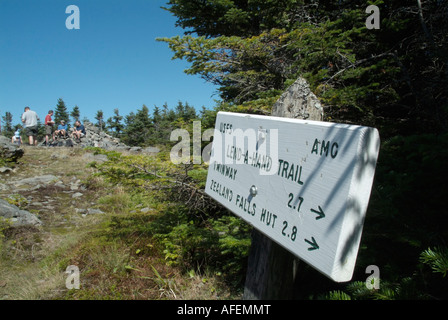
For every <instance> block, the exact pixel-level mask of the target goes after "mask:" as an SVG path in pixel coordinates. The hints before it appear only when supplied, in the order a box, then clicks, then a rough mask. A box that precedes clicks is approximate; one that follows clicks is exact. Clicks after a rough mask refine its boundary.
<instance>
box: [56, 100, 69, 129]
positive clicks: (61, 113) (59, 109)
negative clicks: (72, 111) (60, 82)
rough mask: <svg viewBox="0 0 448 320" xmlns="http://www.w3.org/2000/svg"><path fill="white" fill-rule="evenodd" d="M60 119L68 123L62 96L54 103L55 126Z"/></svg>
mask: <svg viewBox="0 0 448 320" xmlns="http://www.w3.org/2000/svg"><path fill="white" fill-rule="evenodd" d="M61 120H64V121H65V122H66V123H67V124H69V115H68V112H67V107H66V106H65V102H64V100H62V98H59V99H58V103H57V105H56V109H55V111H54V121H55V124H56V127H57V126H58V125H59V123H60V122H61Z"/></svg>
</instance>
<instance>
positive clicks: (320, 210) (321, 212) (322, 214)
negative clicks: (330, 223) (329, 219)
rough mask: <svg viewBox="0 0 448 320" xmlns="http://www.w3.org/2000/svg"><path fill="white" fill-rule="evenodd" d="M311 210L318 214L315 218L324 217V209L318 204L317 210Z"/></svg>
mask: <svg viewBox="0 0 448 320" xmlns="http://www.w3.org/2000/svg"><path fill="white" fill-rule="evenodd" d="M311 212H314V213H317V214H318V216H317V217H316V220H319V219H323V218H325V213H324V210H322V208H321V207H320V206H319V211H317V210H314V209H311Z"/></svg>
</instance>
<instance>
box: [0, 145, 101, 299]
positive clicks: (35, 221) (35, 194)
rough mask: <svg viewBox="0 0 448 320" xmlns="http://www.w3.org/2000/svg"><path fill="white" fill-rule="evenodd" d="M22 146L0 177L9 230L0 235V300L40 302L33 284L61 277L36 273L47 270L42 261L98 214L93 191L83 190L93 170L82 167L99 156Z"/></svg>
mask: <svg viewBox="0 0 448 320" xmlns="http://www.w3.org/2000/svg"><path fill="white" fill-rule="evenodd" d="M23 148H24V151H25V154H24V156H23V158H21V159H20V160H19V161H18V163H17V164H16V165H15V166H14V168H12V169H10V170H5V171H4V172H3V173H0V210H1V211H2V214H3V215H5V213H6V212H10V216H9V217H6V218H8V220H9V223H11V224H12V225H13V226H14V227H13V228H8V229H7V230H6V231H4V233H6V239H5V240H4V241H3V257H2V259H0V300H1V299H36V298H42V297H40V296H36V294H37V292H39V293H38V294H39V295H40V294H41V292H42V291H45V290H41V289H37V287H38V286H41V285H46V286H52V285H54V284H55V281H56V282H61V279H63V273H61V272H60V270H57V269H55V270H53V271H52V272H50V274H42V272H48V268H42V261H43V260H44V259H46V258H47V257H48V255H49V254H51V253H53V252H54V251H55V250H59V249H60V248H62V247H64V246H67V245H68V243H67V241H70V239H72V237H73V235H76V236H75V237H79V236H82V232H79V230H80V229H81V230H83V229H85V230H88V229H89V227H90V226H92V225H94V224H95V223H96V221H97V220H98V219H97V218H95V216H100V215H102V214H103V212H102V210H100V209H99V208H98V206H97V202H96V200H97V199H98V198H99V196H100V194H99V192H96V191H95V190H88V188H86V183H88V182H87V181H88V179H90V178H91V174H92V171H93V169H90V168H88V167H87V164H88V163H89V162H92V161H103V160H104V157H105V156H104V155H94V154H93V153H92V152H88V151H85V150H84V149H81V148H48V147H46V148H45V147H29V146H24V147H23ZM8 210H9V211H8ZM0 240H1V239H0ZM0 249H1V246H0ZM33 269H34V272H33ZM37 269H38V270H39V272H36V270H37ZM44 270H46V271H44ZM24 279H26V281H25V282H24ZM49 279H51V280H49ZM56 279H58V280H56ZM36 283H37V284H39V285H38V286H36ZM60 284H61V283H59V285H60ZM50 291H51V290H50ZM50 294H55V292H52V293H51V292H50Z"/></svg>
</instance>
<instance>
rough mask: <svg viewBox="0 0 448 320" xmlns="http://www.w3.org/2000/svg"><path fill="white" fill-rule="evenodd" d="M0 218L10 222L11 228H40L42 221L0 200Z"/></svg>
mask: <svg viewBox="0 0 448 320" xmlns="http://www.w3.org/2000/svg"><path fill="white" fill-rule="evenodd" d="M0 217H1V218H3V219H6V220H8V221H10V222H11V225H12V226H13V227H19V226H35V227H36V226H40V225H42V221H40V220H39V218H38V217H37V216H35V215H34V214H32V213H30V212H28V211H26V210H21V209H20V208H19V207H17V206H15V205H13V204H10V203H9V202H7V201H5V200H2V199H0Z"/></svg>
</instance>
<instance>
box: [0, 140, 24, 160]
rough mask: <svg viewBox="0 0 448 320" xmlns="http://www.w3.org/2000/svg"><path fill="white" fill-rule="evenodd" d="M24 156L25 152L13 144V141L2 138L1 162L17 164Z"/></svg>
mask: <svg viewBox="0 0 448 320" xmlns="http://www.w3.org/2000/svg"><path fill="white" fill-rule="evenodd" d="M23 154H24V151H23V149H22V148H20V147H19V146H17V145H15V144H12V143H11V139H8V138H7V137H5V136H0V160H4V161H6V162H17V160H18V159H20V158H21V157H22V156H23Z"/></svg>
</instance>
